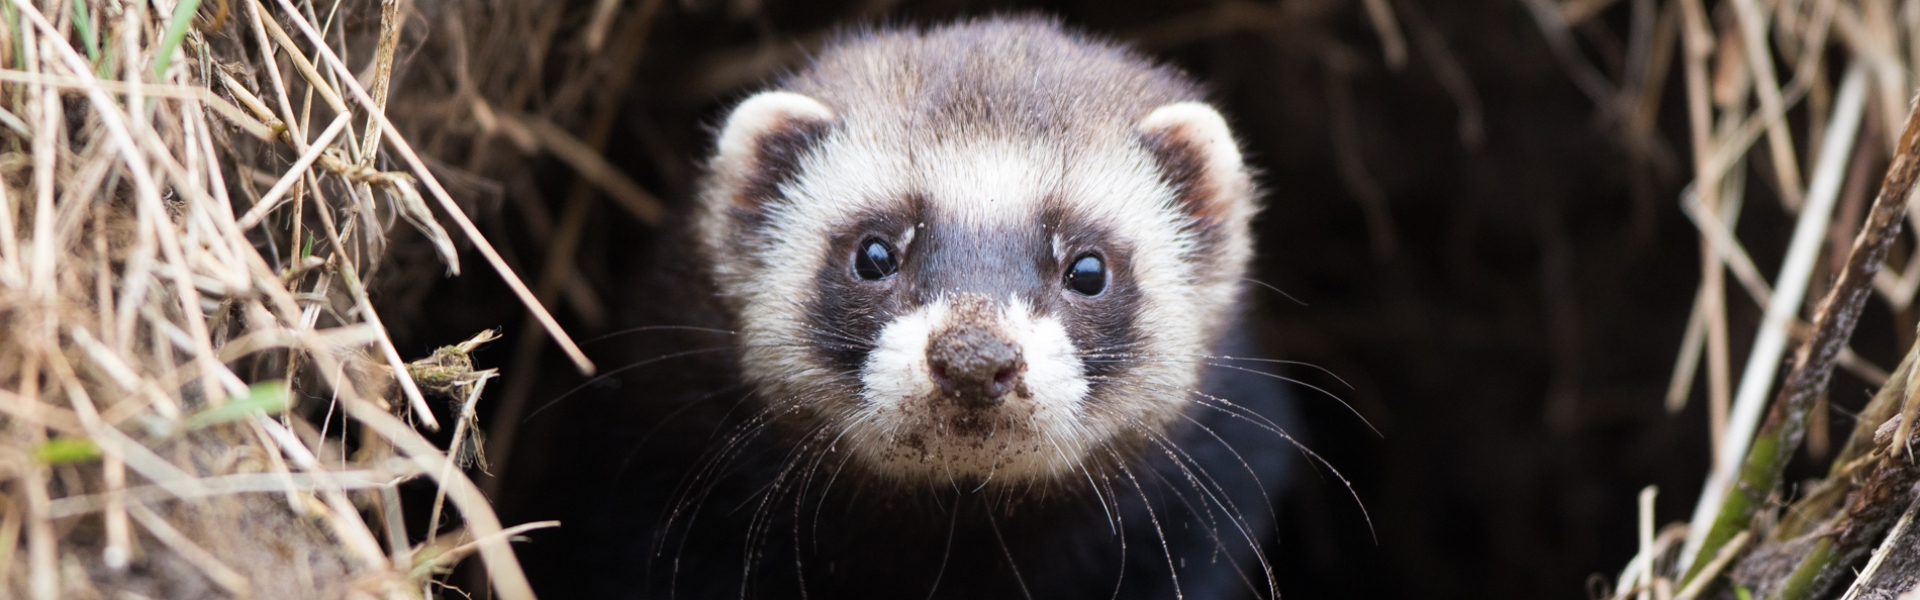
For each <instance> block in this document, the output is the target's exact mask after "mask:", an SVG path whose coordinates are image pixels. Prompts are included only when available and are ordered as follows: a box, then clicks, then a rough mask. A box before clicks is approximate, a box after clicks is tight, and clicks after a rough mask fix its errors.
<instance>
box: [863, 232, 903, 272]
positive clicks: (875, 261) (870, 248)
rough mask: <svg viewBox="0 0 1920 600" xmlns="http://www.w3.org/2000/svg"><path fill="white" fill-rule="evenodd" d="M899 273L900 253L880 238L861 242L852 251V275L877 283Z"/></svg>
mask: <svg viewBox="0 0 1920 600" xmlns="http://www.w3.org/2000/svg"><path fill="white" fill-rule="evenodd" d="M898 272H900V251H899V250H897V249H895V248H894V247H893V244H889V243H887V241H886V240H882V239H880V238H871V237H870V238H867V239H865V240H861V242H860V246H859V247H857V248H854V250H853V274H854V276H856V277H859V278H861V279H864V280H867V281H879V280H882V279H886V278H888V277H892V276H893V274H894V273H898Z"/></svg>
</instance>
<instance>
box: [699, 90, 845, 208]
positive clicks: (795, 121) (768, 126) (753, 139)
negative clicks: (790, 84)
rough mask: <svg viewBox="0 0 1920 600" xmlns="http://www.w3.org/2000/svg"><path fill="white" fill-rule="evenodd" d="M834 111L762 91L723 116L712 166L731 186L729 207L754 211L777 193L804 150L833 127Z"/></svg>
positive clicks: (804, 98)
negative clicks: (725, 118) (723, 123)
mask: <svg viewBox="0 0 1920 600" xmlns="http://www.w3.org/2000/svg"><path fill="white" fill-rule="evenodd" d="M833 121H834V114H833V109H830V108H827V106H826V105H825V104H821V103H820V101H818V100H814V99H813V98H809V97H807V96H805V95H801V94H796V93H793V92H783V91H771V92H761V93H759V94H755V95H754V96H753V97H751V98H748V99H747V100H746V101H745V102H741V103H740V105H739V106H736V107H734V109H733V112H732V113H729V114H728V115H727V123H726V125H725V126H724V127H722V128H721V130H720V140H719V144H718V148H716V149H715V153H714V162H713V170H714V174H715V175H718V176H719V177H720V178H721V179H722V180H725V181H729V182H731V183H732V184H733V185H732V186H731V187H732V188H733V190H732V191H733V194H731V197H730V198H727V200H730V201H731V202H733V203H734V205H735V206H734V208H747V209H755V208H758V207H759V205H760V204H762V203H764V202H767V201H769V200H772V199H774V198H776V197H778V195H779V193H780V189H779V188H780V184H782V183H784V182H785V181H786V180H788V179H790V178H792V177H793V175H794V174H795V173H796V172H798V171H799V169H800V161H801V159H802V158H804V157H805V156H806V153H807V151H808V150H809V149H811V148H812V147H813V146H814V145H815V144H817V143H818V142H819V141H820V138H821V137H824V136H825V135H826V134H827V131H828V130H829V129H830V128H831V127H832V126H833Z"/></svg>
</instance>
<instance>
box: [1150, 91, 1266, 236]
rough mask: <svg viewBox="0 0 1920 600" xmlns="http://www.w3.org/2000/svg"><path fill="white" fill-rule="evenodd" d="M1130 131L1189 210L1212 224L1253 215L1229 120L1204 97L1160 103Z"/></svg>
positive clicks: (1249, 189)
mask: <svg viewBox="0 0 1920 600" xmlns="http://www.w3.org/2000/svg"><path fill="white" fill-rule="evenodd" d="M1134 130H1135V132H1137V133H1138V134H1139V135H1140V141H1141V143H1142V144H1144V145H1145V146H1146V147H1147V150H1148V151H1150V152H1152V153H1153V158H1154V161H1155V162H1157V163H1158V164H1159V166H1160V172H1161V176H1162V177H1164V178H1165V179H1166V180H1167V183H1169V184H1171V185H1172V186H1173V187H1174V189H1175V190H1176V191H1177V193H1178V194H1179V196H1178V202H1179V203H1180V207H1181V208H1183V209H1185V210H1186V211H1187V213H1188V214H1191V215H1193V216H1194V217H1195V218H1198V219H1201V220H1203V221H1209V222H1213V223H1219V222H1221V221H1223V220H1229V219H1242V218H1246V217H1248V216H1250V215H1251V213H1252V209H1253V193H1252V192H1253V188H1252V185H1253V184H1252V181H1251V179H1250V178H1249V177H1248V176H1247V173H1246V169H1245V166H1244V165H1243V164H1242V163H1241V162H1240V147H1239V146H1238V145H1236V144H1235V143H1234V141H1233V132H1232V131H1230V130H1228V129H1227V120H1226V119H1224V118H1221V117H1220V113H1219V112H1216V111H1214V110H1213V107H1211V106H1207V105H1206V103H1203V102H1175V103H1172V104H1168V105H1165V106H1161V107H1160V108H1156V109H1153V112H1151V113H1148V114H1147V116H1146V118H1144V119H1141V120H1140V123H1139V124H1138V125H1136V126H1134Z"/></svg>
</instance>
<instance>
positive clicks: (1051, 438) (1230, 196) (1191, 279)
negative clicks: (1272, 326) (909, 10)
mask: <svg viewBox="0 0 1920 600" xmlns="http://www.w3.org/2000/svg"><path fill="white" fill-rule="evenodd" d="M1199 97H1200V93H1199V91H1198V89H1197V87H1196V86H1195V85H1193V84H1192V83H1191V82H1190V81H1189V80H1187V79H1186V78H1185V77H1184V76H1182V75H1181V74H1179V73H1177V72H1175V71H1173V70H1171V69H1167V68H1164V67H1157V66H1154V65H1152V64H1150V63H1148V62H1146V61H1144V60H1142V59H1140V58H1138V57H1136V56H1134V55H1132V54H1130V53H1128V52H1127V51H1125V50H1123V49H1120V48H1117V47H1115V46H1113V45H1109V44H1106V43H1101V42H1096V41H1090V40H1087V39H1085V38H1083V37H1080V36H1077V35H1074V34H1070V33H1066V32H1063V31H1062V30H1061V29H1060V27H1059V26H1058V24H1056V23H1052V22H1048V21H1042V20H989V21H982V22H974V23H966V24H960V25H955V26H949V27H946V28H940V29H932V30H926V31H913V30H905V31H887V32H866V33H860V34H855V35H851V36H848V37H847V38H846V39H844V40H842V41H841V42H839V43H837V44H834V45H831V46H830V47H828V48H827V49H825V50H823V51H822V52H821V54H820V55H819V56H818V57H817V58H816V59H815V60H814V62H813V64H812V65H811V66H810V67H809V68H808V69H807V70H805V71H803V72H801V73H798V74H796V75H794V76H792V77H789V78H788V79H786V80H785V81H784V82H782V84H781V85H779V86H777V87H776V89H775V90H774V91H767V92H762V93H760V94H758V95H755V96H753V97H751V98H748V99H747V100H746V101H745V102H742V103H740V105H739V106H738V107H736V108H735V109H734V110H733V112H732V113H731V114H730V115H729V116H728V117H727V119H726V123H725V125H724V126H723V127H722V131H721V133H720V136H719V141H718V147H717V149H716V153H715V156H714V157H713V159H712V162H711V164H710V169H711V171H710V173H709V176H708V178H707V179H706V181H705V182H704V183H703V188H702V191H701V196H700V204H701V208H700V214H699V216H698V220H697V227H698V235H699V236H700V238H701V243H702V244H703V246H704V247H703V251H704V253H705V255H706V257H708V259H709V261H710V263H709V264H710V265H711V274H712V277H713V279H714V282H715V284H716V287H717V289H718V291H719V293H720V295H721V297H722V298H723V300H724V301H725V304H726V305H727V307H728V309H729V310H730V311H731V312H732V316H733V318H734V322H735V324H736V327H737V329H738V330H739V334H740V340H739V343H740V356H741V364H742V368H743V370H744V372H745V376H746V377H747V379H748V380H749V382H750V383H752V384H753V385H755V386H756V387H757V389H758V392H759V395H760V396H761V397H762V398H763V399H764V400H765V401H767V402H768V403H770V406H772V407H775V408H777V409H778V410H776V412H778V413H779V414H783V415H790V417H791V422H792V423H793V424H794V425H797V426H799V427H801V428H802V429H799V431H812V432H815V433H816V434H818V435H821V436H822V437H823V438H824V439H826V440H833V446H834V448H835V449H836V450H837V451H849V452H851V453H852V454H853V455H854V458H855V460H857V461H858V462H859V463H860V464H861V465H863V466H864V467H866V468H867V469H868V470H870V471H873V472H877V473H881V474H885V475H889V476H893V477H898V478H903V479H937V480H942V481H945V480H949V479H954V480H975V481H981V480H984V481H990V482H1028V481H1034V480H1038V479H1051V478H1056V477H1062V476H1072V477H1075V478H1079V477H1082V476H1081V475H1078V474H1077V473H1076V471H1078V470H1079V469H1081V468H1083V466H1084V465H1089V464H1096V463H1100V462H1104V461H1107V460H1109V459H1117V458H1118V457H1121V456H1125V455H1128V454H1129V453H1130V451H1131V450H1134V449H1137V448H1139V447H1140V446H1141V445H1142V444H1145V443H1150V441H1151V440H1152V439H1153V438H1155V437H1156V436H1159V435H1161V434H1162V433H1163V432H1164V431H1165V429H1166V428H1167V427H1169V426H1170V425H1171V424H1172V423H1173V422H1174V421H1176V420H1178V419H1179V415H1180V414H1181V411H1182V410H1183V409H1184V408H1185V407H1186V406H1187V404H1188V403H1189V396H1190V394H1192V393H1194V392H1193V388H1194V386H1195V385H1196V382H1197V380H1198V374H1199V370H1200V368H1201V366H1202V364H1203V358H1204V355H1205V353H1206V352H1207V351H1208V346H1209V342H1210V340H1211V338H1212V337H1213V335H1214V334H1215V333H1216V330H1217V329H1218V328H1219V327H1221V325H1222V323H1223V321H1224V320H1225V319H1226V317H1227V314H1226V313H1227V311H1229V310H1230V309H1231V307H1232V305H1233V303H1234V301H1235V297H1236V293H1237V289H1238V287H1239V286H1238V282H1239V281H1240V278H1241V276H1242V273H1243V271H1244V269H1245V266H1246V263H1247V260H1248V257H1249V254H1250V253H1251V250H1250V240H1249V236H1248V232H1247V229H1248V225H1247V223H1248V220H1249V219H1250V218H1251V217H1252V215H1253V213H1254V211H1255V202H1254V196H1255V191H1254V187H1253V184H1252V182H1251V178H1250V177H1249V175H1248V173H1247V171H1246V169H1245V168H1244V167H1243V165H1242V164H1241V159H1240V152H1239V149H1238V147H1237V146H1236V145H1235V143H1234V140H1233V137H1232V134H1231V132H1230V131H1229V130H1228V129H1227V125H1226V122H1225V121H1224V120H1223V119H1222V118H1221V117H1220V115H1219V113H1217V112H1215V111H1214V110H1213V109H1212V108H1210V107H1209V106H1208V105H1206V104H1205V103H1203V102H1201V101H1200V100H1199Z"/></svg>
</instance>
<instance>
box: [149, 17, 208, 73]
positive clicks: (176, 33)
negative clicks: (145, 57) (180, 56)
mask: <svg viewBox="0 0 1920 600" xmlns="http://www.w3.org/2000/svg"><path fill="white" fill-rule="evenodd" d="M199 11H200V0H180V4H178V5H175V6H174V7H173V17H172V18H170V19H167V34H166V36H165V37H162V38H160V52H159V53H158V54H155V55H154V56H153V76H154V78H155V79H158V78H159V77H160V76H161V75H163V74H165V73H166V72H167V66H168V65H171V64H173V51H174V49H176V48H179V47H180V41H181V40H184V39H187V27H188V26H191V25H193V15H194V13H196V12H199Z"/></svg>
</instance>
